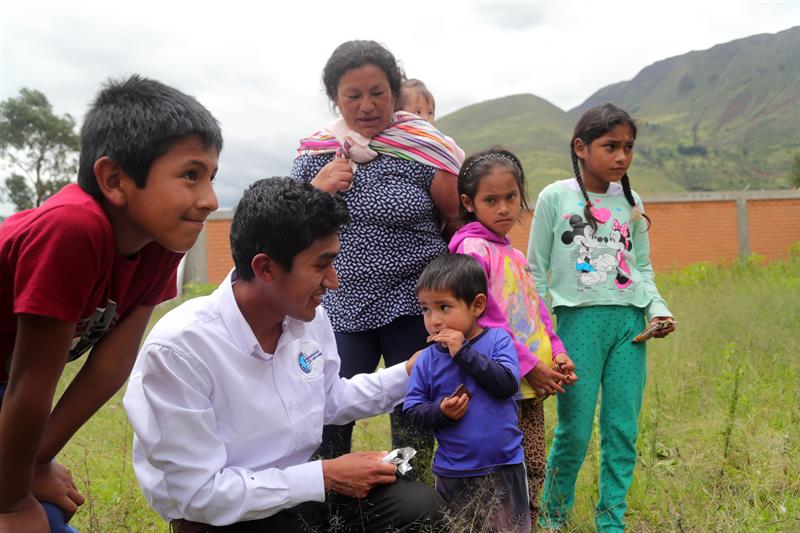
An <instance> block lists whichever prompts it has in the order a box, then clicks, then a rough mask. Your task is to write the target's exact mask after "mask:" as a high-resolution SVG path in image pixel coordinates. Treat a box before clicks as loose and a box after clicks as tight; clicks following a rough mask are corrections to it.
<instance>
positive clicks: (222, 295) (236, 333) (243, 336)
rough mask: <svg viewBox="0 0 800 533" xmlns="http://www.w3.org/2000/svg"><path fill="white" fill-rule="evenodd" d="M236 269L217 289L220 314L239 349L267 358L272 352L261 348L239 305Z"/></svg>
mask: <svg viewBox="0 0 800 533" xmlns="http://www.w3.org/2000/svg"><path fill="white" fill-rule="evenodd" d="M234 271H235V269H233V270H231V271H230V272H229V273H228V275H227V276H225V279H224V280H223V281H222V283H221V284H220V286H219V288H218V289H217V291H216V292H217V293H218V294H217V303H218V305H219V310H220V315H221V316H222V321H223V322H224V323H225V327H226V328H227V330H228V332H229V333H230V335H231V339H232V340H233V342H234V343H236V346H238V347H239V349H240V350H241V351H242V352H244V353H247V354H250V355H253V356H256V357H260V358H262V359H266V358H269V357H271V354H268V353H266V352H265V351H264V350H262V349H261V345H260V344H259V343H258V339H257V338H256V335H255V333H253V330H252V329H251V328H250V324H248V323H247V320H245V318H244V315H243V314H242V311H241V309H239V305H238V304H237V303H236V298H235V297H234V295H233V280H232V277H233V273H234Z"/></svg>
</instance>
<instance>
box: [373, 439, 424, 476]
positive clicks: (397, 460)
mask: <svg viewBox="0 0 800 533" xmlns="http://www.w3.org/2000/svg"><path fill="white" fill-rule="evenodd" d="M415 455H417V450H415V449H414V448H411V447H408V446H407V447H405V448H397V449H396V450H392V451H391V452H389V454H388V455H386V457H384V458H383V459H381V462H382V463H392V464H395V465H397V471H398V472H400V473H401V474H405V473H406V472H408V471H410V470H411V469H412V466H411V465H410V464H408V462H409V461H410V460H411V459H412V458H413V457H414V456H415Z"/></svg>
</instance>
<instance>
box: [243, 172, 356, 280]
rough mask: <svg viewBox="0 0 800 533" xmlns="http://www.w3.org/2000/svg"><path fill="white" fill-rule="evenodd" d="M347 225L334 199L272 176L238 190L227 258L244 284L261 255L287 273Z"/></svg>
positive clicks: (308, 186)
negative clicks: (306, 252)
mask: <svg viewBox="0 0 800 533" xmlns="http://www.w3.org/2000/svg"><path fill="white" fill-rule="evenodd" d="M349 222H350V216H349V215H348V213H347V206H346V205H345V203H344V200H342V199H341V198H340V197H339V196H334V195H331V194H328V193H326V192H323V191H320V190H319V189H317V188H316V187H314V186H312V185H311V184H310V183H304V182H300V181H297V180H294V179H292V178H284V177H275V178H267V179H262V180H258V181H256V182H255V183H253V184H252V185H250V187H248V188H247V190H245V191H244V194H243V195H242V199H241V200H239V204H238V205H237V206H236V212H235V213H234V215H233V220H232V221H231V237H230V238H231V255H233V263H234V265H235V266H236V273H237V275H238V276H239V279H241V280H244V281H249V280H251V279H253V276H254V275H255V274H254V273H253V268H252V265H251V263H252V261H253V257H255V256H256V255H258V254H260V253H265V254H267V255H268V256H270V257H271V258H272V259H274V260H275V261H277V262H278V264H280V265H281V266H282V267H283V268H284V269H286V270H287V271H291V269H292V262H293V261H294V258H295V256H296V255H297V254H299V253H300V252H302V251H303V250H305V249H306V248H308V247H309V246H311V245H312V244H313V243H314V241H316V240H317V239H322V238H324V237H327V236H329V235H333V234H334V233H337V232H338V231H339V229H340V228H341V226H343V225H345V224H348V223H349Z"/></svg>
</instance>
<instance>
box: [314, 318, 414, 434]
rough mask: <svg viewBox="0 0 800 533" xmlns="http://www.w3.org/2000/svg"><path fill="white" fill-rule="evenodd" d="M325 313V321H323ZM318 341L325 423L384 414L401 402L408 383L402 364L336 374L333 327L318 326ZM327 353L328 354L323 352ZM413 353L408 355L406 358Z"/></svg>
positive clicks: (336, 358) (337, 369)
mask: <svg viewBox="0 0 800 533" xmlns="http://www.w3.org/2000/svg"><path fill="white" fill-rule="evenodd" d="M327 320H328V318H327V315H326V316H325V321H326V323H327ZM319 340H320V342H321V343H322V346H323V352H324V353H325V354H326V357H325V370H324V371H325V389H326V395H325V423H326V424H336V425H341V424H347V423H349V422H352V421H353V420H359V419H361V418H367V417H370V416H375V415H379V414H381V413H386V412H389V411H391V410H392V409H394V406H395V405H397V404H399V403H400V402H402V401H403V399H404V398H405V395H406V386H407V385H408V373H407V372H406V366H405V363H398V364H396V365H394V366H391V367H389V368H385V369H381V370H378V371H377V372H372V373H369V374H357V375H355V376H353V377H352V378H350V379H345V378H342V377H339V367H340V366H341V361H340V360H339V352H338V351H337V349H336V339H335V338H334V336H333V329H332V328H331V327H330V326H329V325H328V326H327V327H322V328H320V331H319ZM328 354H330V355H331V356H330V357H328V356H327V355H328ZM412 355H414V354H413V353H410V354H408V356H409V357H411V356H412Z"/></svg>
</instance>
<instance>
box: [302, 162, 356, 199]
mask: <svg viewBox="0 0 800 533" xmlns="http://www.w3.org/2000/svg"><path fill="white" fill-rule="evenodd" d="M311 185H313V186H314V187H316V188H317V189H319V190H321V191H325V192H328V193H331V194H334V193H337V192H339V191H346V190H348V189H349V188H350V187H351V186H352V185H353V168H352V167H351V166H350V160H349V159H346V158H340V157H337V158H335V159H334V160H333V161H331V162H330V163H328V164H326V165H325V166H324V167H322V168H321V169H320V171H319V172H318V173H317V175H316V176H315V177H314V179H312V180H311Z"/></svg>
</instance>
